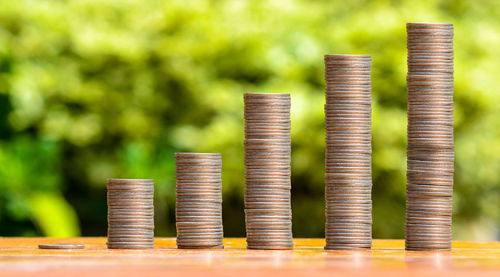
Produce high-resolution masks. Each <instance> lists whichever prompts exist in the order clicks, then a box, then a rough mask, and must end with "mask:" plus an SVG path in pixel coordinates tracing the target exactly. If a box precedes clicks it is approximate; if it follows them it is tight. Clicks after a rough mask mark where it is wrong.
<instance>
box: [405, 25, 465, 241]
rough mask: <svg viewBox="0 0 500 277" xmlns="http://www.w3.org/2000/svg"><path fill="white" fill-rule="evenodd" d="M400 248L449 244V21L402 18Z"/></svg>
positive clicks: (451, 150) (451, 146) (451, 147)
mask: <svg viewBox="0 0 500 277" xmlns="http://www.w3.org/2000/svg"><path fill="white" fill-rule="evenodd" d="M406 28H407V33H408V41H407V47H408V76H407V85H408V165H407V179H408V184H407V187H406V197H407V198H406V201H407V202H406V249H408V250H432V249H443V250H446V249H450V248H451V214H452V194H453V173H454V165H453V162H454V155H455V152H454V144H453V25H452V24H427V23H408V24H407V26H406Z"/></svg>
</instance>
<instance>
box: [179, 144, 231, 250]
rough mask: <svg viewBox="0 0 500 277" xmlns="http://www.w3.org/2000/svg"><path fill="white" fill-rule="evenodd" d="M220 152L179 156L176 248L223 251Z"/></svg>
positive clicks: (180, 154)
mask: <svg viewBox="0 0 500 277" xmlns="http://www.w3.org/2000/svg"><path fill="white" fill-rule="evenodd" d="M221 171H222V160H221V154H219V153H176V154H175V179H176V197H177V198H176V199H177V202H176V204H175V216H176V226H177V247H178V248H184V249H201V248H223V247H224V246H223V244H222V237H223V230H222V181H221Z"/></svg>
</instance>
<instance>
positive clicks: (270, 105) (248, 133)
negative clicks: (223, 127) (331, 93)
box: [244, 93, 293, 249]
mask: <svg viewBox="0 0 500 277" xmlns="http://www.w3.org/2000/svg"><path fill="white" fill-rule="evenodd" d="M244 102H245V215H246V230H247V247H248V248H249V249H291V248H293V241H292V211H291V203H290V190H291V183H290V153H291V149H290V142H291V138H290V94H285V93H281V94H273V93H245V95H244Z"/></svg>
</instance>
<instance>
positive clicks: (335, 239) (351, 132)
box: [325, 55, 372, 250]
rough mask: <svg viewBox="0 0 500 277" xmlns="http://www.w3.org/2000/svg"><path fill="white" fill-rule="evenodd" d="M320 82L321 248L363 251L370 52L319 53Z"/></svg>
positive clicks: (367, 212) (368, 225)
mask: <svg viewBox="0 0 500 277" xmlns="http://www.w3.org/2000/svg"><path fill="white" fill-rule="evenodd" d="M325 81H326V104H325V117H326V124H325V128H326V159H325V164H326V172H325V174H326V176H325V183H326V184H325V186H326V189H325V194H326V196H325V198H326V228H325V229H326V230H325V233H326V246H325V249H327V250H335V249H339V250H340V249H369V248H371V244H372V200H371V189H372V175H371V173H372V170H371V153H372V147H371V56H366V55H325Z"/></svg>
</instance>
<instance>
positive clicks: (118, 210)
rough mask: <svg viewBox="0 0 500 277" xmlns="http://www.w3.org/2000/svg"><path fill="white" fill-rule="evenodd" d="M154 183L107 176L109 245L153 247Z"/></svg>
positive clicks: (115, 246) (113, 246)
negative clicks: (108, 177)
mask: <svg viewBox="0 0 500 277" xmlns="http://www.w3.org/2000/svg"><path fill="white" fill-rule="evenodd" d="M153 195H154V184H153V180H150V179H108V242H107V245H108V248H124V249H134V248H153V247H154V207H153Z"/></svg>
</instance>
